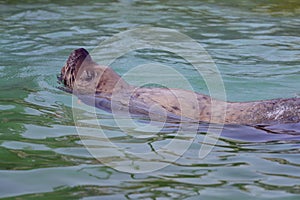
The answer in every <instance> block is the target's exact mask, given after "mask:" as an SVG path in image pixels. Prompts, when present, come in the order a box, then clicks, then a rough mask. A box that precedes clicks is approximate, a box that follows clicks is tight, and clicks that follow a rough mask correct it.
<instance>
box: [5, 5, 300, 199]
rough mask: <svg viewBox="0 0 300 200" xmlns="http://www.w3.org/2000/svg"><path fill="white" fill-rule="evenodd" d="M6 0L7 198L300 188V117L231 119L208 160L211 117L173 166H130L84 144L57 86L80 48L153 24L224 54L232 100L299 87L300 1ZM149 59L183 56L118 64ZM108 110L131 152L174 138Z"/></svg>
mask: <svg viewBox="0 0 300 200" xmlns="http://www.w3.org/2000/svg"><path fill="white" fill-rule="evenodd" d="M0 5H1V7H0V11H1V24H0V30H1V31H0V38H1V39H0V43H1V51H0V52H1V63H0V76H1V79H0V86H1V93H0V109H1V118H0V120H1V125H0V197H3V198H5V197H10V198H15V197H19V198H20V199H32V198H38V199H54V198H64V199H81V198H82V199H242V198H243V199H299V196H300V189H299V188H300V162H299V159H298V157H299V140H300V138H299V137H300V136H299V124H290V125H276V126H268V127H247V126H226V127H225V128H224V130H223V132H222V136H221V138H220V140H219V141H218V143H217V145H216V146H215V147H214V148H213V150H212V152H211V153H210V154H209V155H208V156H207V157H206V158H205V159H199V157H198V153H199V149H200V147H201V145H202V144H203V143H202V141H203V138H204V137H205V129H206V125H205V124H203V125H201V127H200V130H199V131H198V133H197V136H196V138H195V139H194V141H193V143H192V145H191V146H190V148H189V149H188V150H187V151H186V152H185V153H184V154H183V155H182V157H181V158H180V159H178V160H176V161H173V162H171V163H169V165H168V166H167V167H166V168H164V169H161V170H158V171H155V172H152V173H146V174H133V173H125V172H120V171H116V170H115V169H113V168H111V167H109V166H105V165H103V164H101V163H99V162H98V161H97V160H96V159H94V158H93V157H92V156H91V155H90V153H89V152H88V151H87V149H85V148H84V146H83V144H82V141H81V140H80V137H79V136H78V134H77V131H76V128H75V124H74V119H73V114H72V97H71V95H70V94H67V93H65V92H63V91H61V90H59V89H58V88H57V87H58V86H59V85H58V83H57V80H56V75H57V74H58V73H59V70H60V69H61V67H62V66H63V64H64V62H65V60H66V59H67V56H68V55H69V53H70V52H71V51H72V50H73V49H76V48H79V47H84V48H87V49H88V50H92V49H93V48H95V47H96V46H97V45H98V44H99V43H100V42H101V41H103V40H105V39H107V38H108V37H110V36H112V35H113V34H116V33H119V32H121V31H125V30H128V29H130V28H134V27H136V26H139V25H150V26H154V27H164V28H170V29H175V30H178V31H180V32H182V33H184V34H186V35H188V36H190V37H191V38H193V39H195V40H197V41H198V42H199V43H201V45H202V46H203V47H204V48H205V49H206V50H207V51H208V52H209V54H210V55H211V56H212V58H213V59H214V61H215V62H216V65H217V67H218V69H219V70H220V72H221V74H222V77H223V80H224V84H225V88H226V94H227V98H228V100H230V101H248V100H260V99H269V98H279V97H294V96H298V95H299V74H300V35H299V33H300V29H299V27H300V20H299V19H300V17H299V16H300V11H299V10H300V4H299V2H298V1H297V0H288V1H284V2H283V1H276V0H268V1H264V2H263V3H261V2H258V1H246V0H243V1H237V0H231V1H224V2H222V3H221V2H215V1H209V0H207V1H201V2H199V1H184V2H182V1H167V2H165V1H162V2H160V1H145V2H139V1H113V2H111V1H102V2H96V1H95V2H94V1H85V2H84V4H82V2H79V1H73V2H72V3H71V2H68V3H62V2H59V1H48V2H46V1H43V2H39V1H27V3H18V2H14V1H7V2H6V1H1V3H0ZM149 58H150V60H153V59H156V61H158V62H161V63H167V64H169V65H172V64H174V67H178V68H180V67H182V66H184V65H182V64H180V62H179V64H178V62H173V61H174V59H176V58H175V57H174V55H170V54H165V53H164V52H159V51H153V52H151V51H144V52H142V53H141V52H138V53H136V54H134V55H131V56H130V55H129V56H127V57H124V58H121V59H120V60H119V61H118V62H116V63H115V64H114V67H115V68H116V70H117V71H118V72H119V73H121V74H122V73H124V72H126V70H127V69H130V67H131V66H134V65H137V64H139V63H141V62H142V61H145V60H147V59H149ZM120 63H121V64H122V66H124V67H120V65H118V64H120ZM180 69H181V72H182V73H184V74H185V75H186V76H187V77H190V81H191V83H192V84H193V86H194V87H195V88H196V90H197V91H201V92H204V93H207V90H206V86H205V83H204V82H203V81H202V80H201V77H200V78H199V77H195V76H193V73H192V71H191V70H189V69H188V68H185V67H182V68H180ZM197 83H198V84H197ZM82 112H83V113H84V110H83V111H82ZM99 112H100V113H99V115H100V116H101V119H102V123H103V124H104V125H105V129H106V131H111V135H109V138H110V140H111V141H113V142H114V143H115V144H118V145H120V146H121V145H123V146H124V147H127V148H131V150H132V151H150V152H151V151H155V148H158V147H159V146H160V145H161V144H164V143H168V142H169V141H170V140H172V138H173V137H174V128H175V129H176V126H175V125H174V124H173V125H172V124H170V126H169V128H168V129H166V130H163V131H161V132H160V133H159V134H158V135H152V134H151V132H149V133H148V137H146V136H147V133H145V135H146V136H144V137H142V136H143V135H141V133H142V132H141V131H138V130H135V131H133V130H132V131H131V132H130V134H127V133H125V132H124V131H122V130H120V128H118V127H116V125H115V124H114V123H112V122H113V117H112V115H111V114H109V113H105V112H102V111H99ZM87 116H88V113H87ZM173 126H175V127H173ZM153 148H154V149H153ZM108 159H110V158H109V157H108Z"/></svg>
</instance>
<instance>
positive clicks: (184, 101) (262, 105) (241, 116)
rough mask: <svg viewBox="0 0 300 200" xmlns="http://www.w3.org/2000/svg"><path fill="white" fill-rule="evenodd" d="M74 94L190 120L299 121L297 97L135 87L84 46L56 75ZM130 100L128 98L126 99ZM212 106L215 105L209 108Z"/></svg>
mask: <svg viewBox="0 0 300 200" xmlns="http://www.w3.org/2000/svg"><path fill="white" fill-rule="evenodd" d="M59 79H60V80H61V82H62V83H63V84H64V85H65V86H67V87H68V88H69V89H71V90H73V93H75V94H78V93H79V94H96V95H101V96H105V97H106V98H108V99H109V100H112V98H113V99H114V100H115V101H118V102H119V104H120V105H123V106H127V107H130V109H131V110H134V109H135V104H136V103H138V104H140V103H141V104H143V105H147V106H148V108H149V109H151V108H152V107H151V106H153V105H155V106H156V107H158V108H157V109H159V110H160V111H166V112H169V113H173V114H175V115H177V116H183V117H186V118H189V119H193V120H197V121H203V122H212V123H226V124H273V123H296V122H299V121H300V112H299V110H300V99H299V98H290V99H273V100H266V101H253V102H224V101H219V100H215V99H211V98H210V97H209V96H207V95H203V94H199V93H195V92H192V91H187V90H181V89H166V88H138V87H134V86H131V85H129V84H128V83H126V82H125V81H124V80H123V79H122V78H121V77H120V76H119V75H118V74H117V73H115V72H114V71H113V70H112V69H111V68H109V67H106V66H100V65H98V64H97V63H95V62H94V61H93V60H92V58H91V57H90V55H89V53H88V52H87V51H86V50H85V49H83V48H80V49H77V50H74V51H73V52H72V53H71V55H70V56H69V58H68V60H67V62H66V64H65V66H64V67H63V68H62V70H61V75H60V77H59ZM128 99H130V101H128ZM212 105H213V106H214V107H212Z"/></svg>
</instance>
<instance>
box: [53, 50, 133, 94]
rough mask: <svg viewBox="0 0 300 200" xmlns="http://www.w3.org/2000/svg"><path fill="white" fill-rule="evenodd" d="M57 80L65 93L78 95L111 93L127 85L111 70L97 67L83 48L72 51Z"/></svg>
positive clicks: (105, 67)
mask: <svg viewBox="0 0 300 200" xmlns="http://www.w3.org/2000/svg"><path fill="white" fill-rule="evenodd" d="M58 80H59V81H60V82H61V83H63V84H64V85H65V86H66V88H62V89H65V90H67V91H70V92H73V93H74V92H75V93H80V94H94V93H96V92H98V93H99V92H102V93H107V94H109V93H112V91H113V90H118V89H120V90H122V89H124V88H128V87H129V85H128V84H127V83H126V82H125V81H124V80H122V78H120V76H119V75H118V74H116V73H115V72H114V71H113V70H112V69H111V68H109V67H107V66H101V65H98V64H97V63H96V62H94V61H93V60H92V58H91V56H90V55H89V53H88V51H87V50H85V49H84V48H79V49H76V50H74V51H73V52H72V53H71V54H70V56H69V58H68V60H67V62H66V64H65V65H64V66H63V68H62V69H61V73H60V75H59V76H58Z"/></svg>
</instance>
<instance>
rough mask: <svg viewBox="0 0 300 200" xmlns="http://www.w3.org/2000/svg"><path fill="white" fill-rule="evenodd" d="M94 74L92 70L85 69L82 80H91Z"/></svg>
mask: <svg viewBox="0 0 300 200" xmlns="http://www.w3.org/2000/svg"><path fill="white" fill-rule="evenodd" d="M94 76H95V73H94V72H93V71H85V73H84V80H85V81H91V80H93V78H94Z"/></svg>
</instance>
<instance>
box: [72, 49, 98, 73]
mask: <svg viewBox="0 0 300 200" xmlns="http://www.w3.org/2000/svg"><path fill="white" fill-rule="evenodd" d="M91 61H92V58H91V56H90V55H89V52H88V51H87V50H86V49H84V48H79V49H76V50H74V51H73V52H72V53H71V54H70V56H69V58H68V60H67V66H68V67H70V68H71V69H72V70H75V71H76V72H78V71H79V68H80V67H81V66H82V65H83V64H84V63H86V62H91ZM83 62H84V63H83Z"/></svg>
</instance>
